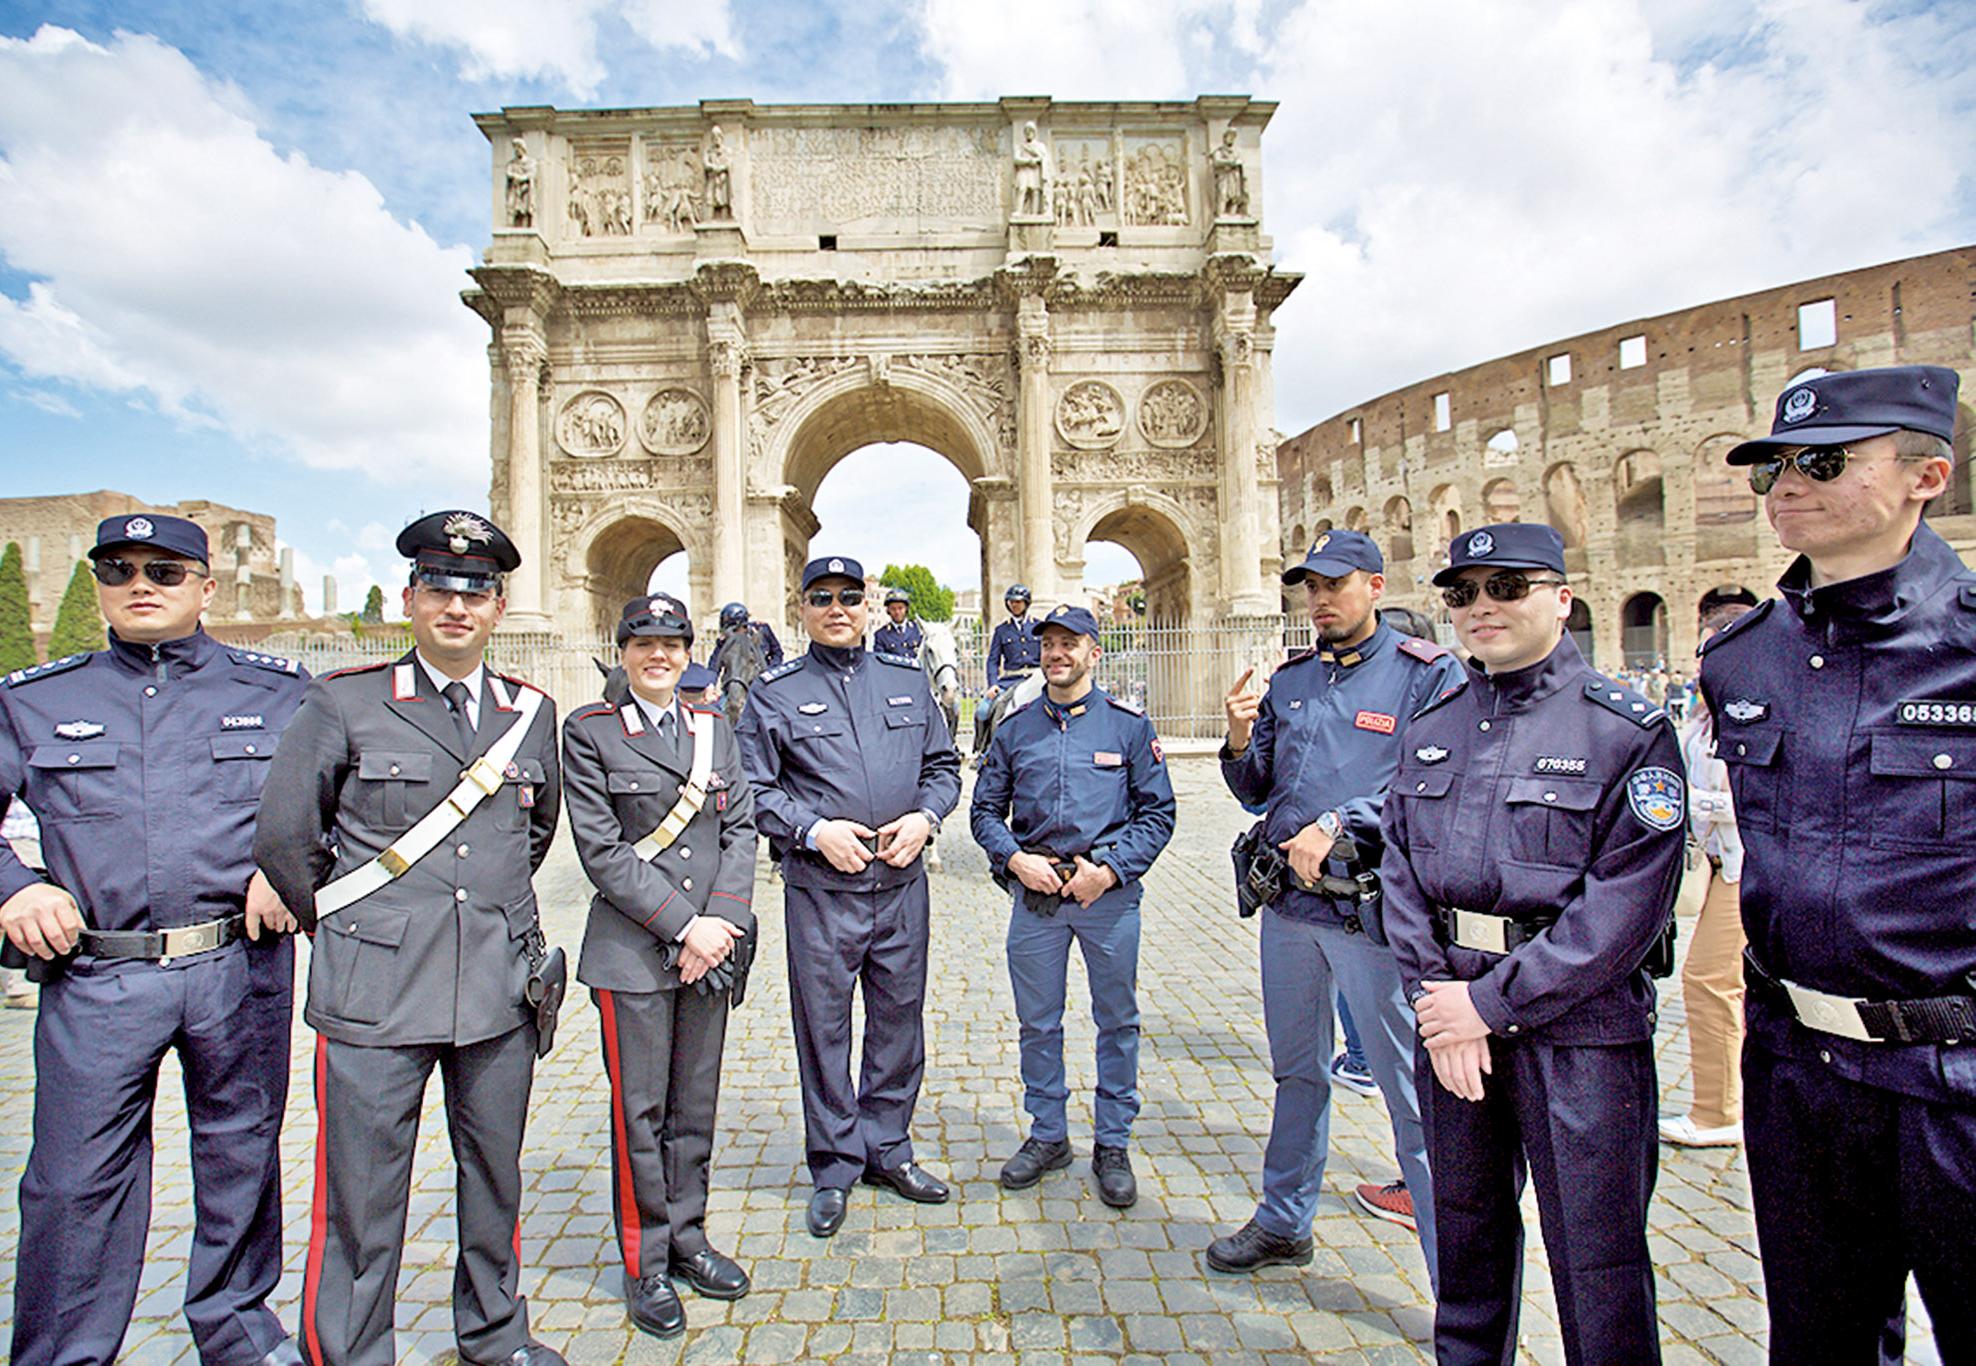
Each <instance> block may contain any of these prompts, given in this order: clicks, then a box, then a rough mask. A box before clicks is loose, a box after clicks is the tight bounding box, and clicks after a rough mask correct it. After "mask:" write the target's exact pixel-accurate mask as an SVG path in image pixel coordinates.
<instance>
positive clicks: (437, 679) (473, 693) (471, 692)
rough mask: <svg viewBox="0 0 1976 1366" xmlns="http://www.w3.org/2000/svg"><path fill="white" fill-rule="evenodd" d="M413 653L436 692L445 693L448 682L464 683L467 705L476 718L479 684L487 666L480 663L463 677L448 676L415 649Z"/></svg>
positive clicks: (478, 703)
mask: <svg viewBox="0 0 1976 1366" xmlns="http://www.w3.org/2000/svg"><path fill="white" fill-rule="evenodd" d="M413 655H414V656H415V657H416V658H417V660H418V662H419V667H420V668H421V669H424V670H425V676H426V677H427V678H429V679H431V680H432V686H433V688H434V689H435V690H437V691H438V692H440V693H441V694H444V693H445V691H446V685H447V684H448V683H464V684H466V685H467V705H468V706H470V707H472V708H473V710H474V716H475V718H476V719H478V717H479V715H480V684H481V680H482V679H484V678H485V677H486V676H487V668H486V666H485V665H482V666H481V667H480V668H478V669H475V670H474V671H473V672H472V673H470V674H468V675H467V676H466V677H465V678H448V677H447V676H446V675H445V674H443V673H441V672H440V671H439V670H438V669H436V668H434V667H433V664H432V661H431V660H429V659H427V658H426V657H425V656H424V655H422V654H419V653H418V652H417V651H413Z"/></svg>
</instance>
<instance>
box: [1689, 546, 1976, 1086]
mask: <svg viewBox="0 0 1976 1366" xmlns="http://www.w3.org/2000/svg"><path fill="white" fill-rule="evenodd" d="M1778 587H1779V589H1781V590H1782V592H1783V599H1782V601H1778V600H1776V599H1772V600H1771V601H1770V602H1767V603H1765V604H1764V605H1763V606H1761V607H1759V608H1758V609H1757V610H1756V611H1754V612H1751V613H1750V614H1749V615H1747V616H1745V617H1743V618H1741V619H1740V620H1738V621H1736V622H1734V623H1733V624H1732V625H1731V626H1730V627H1729V629H1728V630H1726V631H1724V632H1722V634H1720V635H1718V636H1716V637H1715V638H1714V639H1713V640H1711V641H1710V642H1709V644H1708V647H1707V649H1706V650H1705V652H1704V653H1703V655H1702V670H1701V686H1702V693H1703V695H1704V697H1706V698H1707V700H1708V708H1709V713H1710V715H1711V716H1713V717H1714V719H1715V730H1716V753H1717V754H1718V755H1719V756H1720V757H1721V758H1722V760H1723V761H1724V763H1725V764H1726V765H1727V767H1728V769H1729V787H1730V792H1731V793H1732V795H1733V797H1734V801H1735V808H1736V827H1737V829H1738V831H1739V832H1740V833H1741V834H1742V837H1743V849H1744V860H1743V881H1742V905H1743V925H1744V928H1745V929H1746V930H1747V931H1748V934H1749V941H1750V951H1751V953H1752V954H1753V955H1754V957H1755V958H1756V960H1757V962H1758V963H1760V964H1762V966H1763V967H1764V969H1765V970H1766V971H1768V972H1770V973H1771V974H1772V975H1774V976H1777V977H1782V978H1787V979H1789V980H1790V981H1793V982H1796V983H1798V984H1799V985H1801V986H1807V987H1813V988H1816V989H1817V990H1820V991H1827V992H1832V993H1835V994H1837V995H1841V996H1850V997H1859V998H1866V999H1872V1000H1912V999H1914V998H1917V997H1927V996H1943V995H1959V996H1960V995H1970V994H1972V993H1976V841H1972V836H1973V835H1976V574H1971V573H1970V571H1969V570H1968V569H1966V568H1965V567H1964V566H1963V564H1962V561H1961V560H1960V559H1958V558H1957V557H1956V554H1955V552H1954V551H1953V550H1951V549H1950V548H1949V546H1948V543H1947V542H1945V541H1943V540H1942V538H1941V537H1940V536H1938V535H1936V534H1935V532H1934V531H1932V530H1931V529H1929V527H1928V526H1927V525H1926V524H1923V525H1922V526H1921V527H1920V529H1919V530H1917V531H1916V532H1915V536H1914V541H1913V544H1912V545H1911V546H1910V548H1909V550H1908V554H1907V557H1906V558H1905V559H1903V560H1902V561H1901V562H1900V563H1899V564H1898V565H1896V566H1895V567H1894V568H1892V569H1889V570H1886V571H1884V572H1882V573H1879V574H1869V575H1867V576H1865V577H1864V578H1858V579H1849V580H1847V581H1845V582H1843V583H1835V584H1828V585H1826V586H1825V587H1822V588H1812V587H1811V586H1810V581H1809V565H1808V564H1807V562H1806V561H1805V560H1803V559H1799V560H1798V561H1797V562H1796V563H1794V564H1793V565H1792V566H1791V567H1790V569H1789V570H1787V571H1786V572H1785V574H1784V577H1783V578H1782V579H1780V580H1778ZM1749 1022H1750V1038H1751V1040H1752V1042H1753V1043H1754V1044H1756V1045H1757V1046H1759V1047H1762V1048H1767V1049H1770V1050H1772V1051H1773V1052H1776V1053H1781V1054H1784V1055H1786V1056H1792V1057H1800V1058H1803V1057H1813V1058H1819V1060H1820V1061H1823V1059H1822V1057H1820V1055H1822V1054H1827V1053H1829V1054H1830V1056H1831V1062H1830V1066H1832V1067H1833V1068H1835V1069H1838V1070H1839V1071H1840V1072H1841V1073H1842V1074H1843V1075H1845V1076H1848V1077H1850V1078H1852V1079H1854V1080H1857V1081H1862V1082H1865V1083H1867V1084H1869V1085H1877V1086H1884V1087H1887V1088H1889V1089H1892V1090H1897V1091H1902V1092H1905V1093H1908V1094H1910V1095H1916V1096H1921V1097H1923V1098H1926V1099H1934V1100H1952V1101H1953V1102H1954V1103H1957V1104H1960V1105H1964V1106H1967V1105H1969V1104H1970V1103H1971V1102H1972V1101H1976V1047H1972V1046H1971V1045H1970V1044H1968V1043H1964V1044H1961V1045H1959V1046H1956V1047H1943V1046H1941V1045H1937V1044H1926V1043H1923V1044H1893V1043H1874V1044H1865V1043H1856V1042H1854V1041H1852V1040H1848V1039H1841V1038H1835V1037H1833V1036H1832V1035H1829V1034H1821V1033H1816V1032H1814V1031H1811V1030H1808V1029H1805V1028H1804V1027H1803V1026H1801V1025H1798V1024H1797V1023H1796V1022H1795V1021H1793V1020H1791V1019H1790V1018H1789V1017H1788V1016H1787V1015H1786V1014H1785V1013H1784V1012H1783V1011H1781V1010H1780V1009H1778V1007H1777V1006H1776V1004H1774V1003H1773V1002H1772V1001H1771V1000H1770V999H1769V998H1768V997H1767V996H1765V995H1764V994H1763V993H1762V992H1759V991H1757V990H1754V989H1753V990H1751V991H1750V993H1749Z"/></svg>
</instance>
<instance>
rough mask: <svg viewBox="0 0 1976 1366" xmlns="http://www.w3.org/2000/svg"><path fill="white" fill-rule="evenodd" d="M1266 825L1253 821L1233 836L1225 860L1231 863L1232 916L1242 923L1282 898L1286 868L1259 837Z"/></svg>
mask: <svg viewBox="0 0 1976 1366" xmlns="http://www.w3.org/2000/svg"><path fill="white" fill-rule="evenodd" d="M1265 823H1266V822H1263V821H1257V822H1256V823H1255V824H1254V825H1252V826H1250V827H1249V828H1248V829H1247V830H1244V831H1243V832H1242V833H1241V834H1239V835H1237V836H1236V837H1235V843H1234V844H1232V845H1230V846H1229V849H1228V853H1229V857H1230V858H1232V859H1233V860H1234V862H1235V913H1236V914H1237V915H1239V916H1241V917H1242V918H1243V919H1244V920H1246V919H1248V918H1249V917H1250V916H1252V915H1254V914H1255V913H1256V912H1257V911H1259V910H1261V909H1262V908H1263V907H1265V906H1267V905H1269V904H1270V903H1271V902H1273V901H1275V900H1276V898H1277V897H1279V896H1281V895H1283V879H1284V876H1285V875H1286V874H1287V873H1288V872H1289V870H1290V865H1289V864H1288V863H1286V862H1284V859H1283V855H1282V854H1281V853H1279V852H1278V851H1277V850H1276V849H1275V848H1273V847H1272V846H1271V845H1270V843H1269V841H1268V840H1266V839H1264V838H1263V834H1262V828H1263V826H1264V824H1265Z"/></svg>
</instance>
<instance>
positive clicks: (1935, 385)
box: [1729, 365, 1961, 465]
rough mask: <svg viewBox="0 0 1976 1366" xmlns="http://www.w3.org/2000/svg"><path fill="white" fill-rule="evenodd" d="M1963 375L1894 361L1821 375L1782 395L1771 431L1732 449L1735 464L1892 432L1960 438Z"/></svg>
mask: <svg viewBox="0 0 1976 1366" xmlns="http://www.w3.org/2000/svg"><path fill="white" fill-rule="evenodd" d="M1960 382H1961V377H1960V376H1958V375H1957V374H1956V372H1955V371H1953V370H1949V369H1946V368H1944V367H1942V366H1939V365H1888V366H1883V367H1881V368H1879V369H1876V370H1847V371H1842V372H1840V373H1838V374H1832V375H1817V376H1814V377H1813V378H1811V379H1808V380H1804V381H1803V382H1801V383H1798V384H1793V385H1792V386H1791V387H1790V388H1788V389H1786V390H1785V391H1784V392H1783V393H1781V394H1779V395H1778V396H1777V416H1776V417H1775V418H1774V419H1772V421H1771V423H1770V435H1769V436H1765V437H1758V438H1757V439H1756V440H1754V441H1745V442H1744V443H1743V444H1742V445H1740V446H1738V447H1736V448H1735V449H1734V450H1732V451H1730V452H1729V463H1730V464H1732V465H1754V464H1755V463H1756V462H1757V461H1759V460H1768V459H1769V458H1770V454H1771V452H1772V451H1776V450H1787V449H1793V448H1795V447H1798V446H1843V445H1845V444H1846V442H1848V441H1864V440H1866V439H1867V438H1868V437H1874V436H1885V435H1887V434H1888V433H1889V432H1898V431H1910V432H1926V433H1927V434H1928V435H1930V436H1939V437H1940V438H1941V439H1942V440H1944V441H1953V440H1955V396H1956V389H1957V387H1958V385H1959V384H1960Z"/></svg>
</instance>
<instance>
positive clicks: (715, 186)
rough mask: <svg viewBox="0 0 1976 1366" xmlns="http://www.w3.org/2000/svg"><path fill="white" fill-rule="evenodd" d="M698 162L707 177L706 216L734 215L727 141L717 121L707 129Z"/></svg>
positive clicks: (723, 216) (728, 216) (717, 217)
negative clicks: (703, 147) (702, 151)
mask: <svg viewBox="0 0 1976 1366" xmlns="http://www.w3.org/2000/svg"><path fill="white" fill-rule="evenodd" d="M700 164H701V166H702V167H703V168H704V169H705V171H706V178H707V217H708V218H711V219H722V218H732V217H734V191H733V185H732V182H731V181H730V180H729V179H728V167H727V142H726V139H725V138H724V136H723V135H722V133H721V131H720V125H719V124H717V123H716V124H715V125H714V126H713V127H712V128H710V129H708V130H707V150H706V151H705V152H704V153H702V154H701V157H700Z"/></svg>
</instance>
